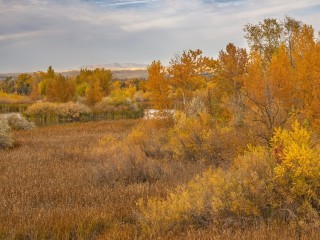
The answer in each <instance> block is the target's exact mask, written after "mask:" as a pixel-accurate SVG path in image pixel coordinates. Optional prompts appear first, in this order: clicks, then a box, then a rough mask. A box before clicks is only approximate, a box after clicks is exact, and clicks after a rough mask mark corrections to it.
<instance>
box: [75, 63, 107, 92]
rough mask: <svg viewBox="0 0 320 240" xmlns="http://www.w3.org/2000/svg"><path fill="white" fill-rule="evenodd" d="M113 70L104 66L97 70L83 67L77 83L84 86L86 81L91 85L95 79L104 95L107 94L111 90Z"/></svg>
mask: <svg viewBox="0 0 320 240" xmlns="http://www.w3.org/2000/svg"><path fill="white" fill-rule="evenodd" d="M111 80H112V72H111V71H110V70H106V69H104V68H96V69H95V70H93V71H92V70H87V69H81V71H80V74H79V76H78V77H77V79H76V82H77V85H82V86H84V83H86V84H88V85H90V84H93V83H94V82H95V81H98V82H99V85H100V87H101V89H102V91H103V95H104V96H107V95H108V94H109V93H110V91H111Z"/></svg>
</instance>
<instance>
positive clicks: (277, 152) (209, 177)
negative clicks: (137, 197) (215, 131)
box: [139, 123, 320, 234]
mask: <svg viewBox="0 0 320 240" xmlns="http://www.w3.org/2000/svg"><path fill="white" fill-rule="evenodd" d="M319 159H320V158H319V146H318V145H314V144H312V141H311V140H310V133H309V132H308V131H307V130H306V129H305V128H303V127H301V125H299V124H298V123H295V124H294V125H293V126H292V130H286V129H278V130H277V131H276V132H275V134H274V137H273V139H272V148H271V149H269V148H267V147H252V146H249V148H248V151H246V152H245V153H244V155H241V156H239V157H237V158H236V159H235V161H234V162H233V164H232V165H231V167H230V168H229V169H227V170H223V169H221V168H218V169H217V170H211V169H210V170H208V171H207V172H206V173H204V174H203V175H202V176H198V177H196V178H195V179H194V180H192V181H191V182H190V183H188V184H187V186H186V187H185V188H178V190H176V191H175V192H174V193H171V194H169V195H168V196H167V198H166V199H159V198H151V199H149V200H148V201H147V203H146V204H144V203H143V202H140V203H139V204H140V209H141V212H140V213H141V216H140V222H141V225H142V228H143V229H144V230H145V231H146V232H148V233H149V234H153V233H159V232H165V231H169V230H171V229H173V228H179V229H181V228H184V227H187V226H188V225H197V224H199V221H198V219H201V220H203V221H202V224H204V223H207V222H208V221H218V222H219V221H222V222H228V221H229V219H231V220H232V222H234V223H236V222H238V221H242V220H247V221H248V220H249V221H252V220H254V219H259V218H260V219H261V218H262V219H275V218H278V217H281V216H283V211H285V212H287V213H288V214H285V217H286V219H287V220H296V218H298V219H304V220H305V221H308V222H316V221H318V220H319V218H320V215H319V214H320V212H319V203H320V201H319V200H320V195H319V193H320V192H319V186H320V183H319V179H320V177H319V173H320V171H319V167H320V164H319ZM200 223H201V222H200Z"/></svg>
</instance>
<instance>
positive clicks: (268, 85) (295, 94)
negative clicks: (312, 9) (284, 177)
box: [146, 17, 320, 139]
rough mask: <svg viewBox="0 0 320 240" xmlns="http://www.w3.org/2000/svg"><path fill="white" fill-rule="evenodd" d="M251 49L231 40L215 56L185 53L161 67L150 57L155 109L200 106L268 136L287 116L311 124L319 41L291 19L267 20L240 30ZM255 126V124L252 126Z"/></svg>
mask: <svg viewBox="0 0 320 240" xmlns="http://www.w3.org/2000/svg"><path fill="white" fill-rule="evenodd" d="M244 31H245V38H246V39H247V41H248V45H249V47H250V49H249V51H247V50H246V49H244V48H239V47H236V46H235V45H234V44H232V43H229V44H228V45H227V46H226V48H225V49H224V50H221V51H220V52H219V57H218V58H217V59H213V58H210V57H206V56H203V55H202V52H201V50H196V51H192V50H189V51H185V52H183V54H182V55H181V56H178V57H176V58H174V59H172V60H171V62H170V66H169V67H167V68H165V67H164V66H162V65H161V63H160V61H154V62H153V63H152V64H151V65H150V66H149V68H148V71H149V78H148V81H147V84H146V88H147V90H148V91H149V92H150V93H151V94H150V99H151V102H152V105H153V107H154V108H158V109H168V108H174V109H180V110H186V109H187V108H188V105H190V104H196V102H197V103H198V104H200V103H201V104H200V105H199V106H198V111H201V106H202V105H204V106H205V107H206V110H207V112H208V113H210V114H211V115H212V116H213V118H214V119H215V121H233V123H234V124H235V125H237V126H240V125H243V124H247V125H250V126H251V125H257V126H256V128H255V131H257V134H259V135H260V136H261V137H264V138H265V139H268V138H269V137H270V134H271V133H272V132H273V130H274V128H275V127H279V126H284V125H285V123H286V122H287V121H288V119H290V117H293V116H295V117H298V116H299V117H301V118H304V119H305V120H306V121H308V122H309V123H310V124H312V125H314V126H315V127H316V126H317V125H318V122H319V117H320V116H319V113H320V104H319V97H320V89H319V87H318V86H319V81H320V78H319V76H320V75H319V73H320V41H319V39H317V38H315V36H314V29H313V28H312V26H310V25H306V24H304V23H302V22H299V21H297V20H295V19H292V18H289V17H287V18H285V19H284V20H282V21H280V20H277V19H265V20H264V21H263V22H260V23H258V24H256V25H254V24H247V25H246V26H245V28H244ZM252 127H253V126H252Z"/></svg>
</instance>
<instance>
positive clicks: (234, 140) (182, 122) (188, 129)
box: [169, 112, 249, 166]
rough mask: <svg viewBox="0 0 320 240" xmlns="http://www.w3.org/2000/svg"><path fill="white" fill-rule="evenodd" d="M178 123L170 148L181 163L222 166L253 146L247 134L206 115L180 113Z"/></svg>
mask: <svg viewBox="0 0 320 240" xmlns="http://www.w3.org/2000/svg"><path fill="white" fill-rule="evenodd" d="M175 120H176V121H175V124H174V126H173V127H172V128H171V129H170V131H169V138H170V141H169V146H170V149H171V150H172V151H173V152H174V154H175V157H176V158H177V159H183V160H187V161H190V162H197V161H204V162H206V163H210V164H214V165H216V166H219V165H221V164H226V163H229V162H230V159H233V158H234V157H235V156H236V155H237V153H238V152H239V151H240V150H243V149H244V148H245V146H246V144H247V143H248V142H249V138H248V137H246V136H245V134H243V133H241V132H240V131H237V130H235V129H234V128H232V127H229V126H227V125H220V124H217V123H215V122H214V119H213V118H212V116H211V115H210V114H208V113H206V112H200V113H198V114H197V115H196V116H187V115H186V114H185V113H182V112H177V113H176V116H175Z"/></svg>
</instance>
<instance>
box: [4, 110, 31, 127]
mask: <svg viewBox="0 0 320 240" xmlns="http://www.w3.org/2000/svg"><path fill="white" fill-rule="evenodd" d="M7 121H8V124H9V126H10V127H11V129H12V130H30V129H32V128H34V127H35V125H34V123H31V122H29V121H28V120H27V119H25V118H24V117H22V116H21V115H17V114H10V115H9V116H8V117H7Z"/></svg>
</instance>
